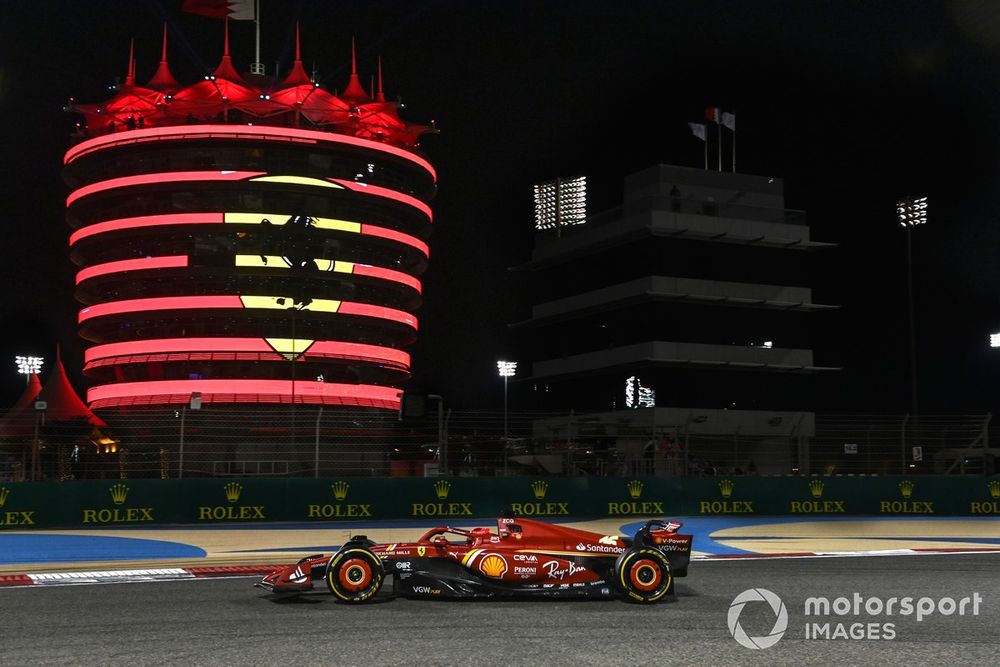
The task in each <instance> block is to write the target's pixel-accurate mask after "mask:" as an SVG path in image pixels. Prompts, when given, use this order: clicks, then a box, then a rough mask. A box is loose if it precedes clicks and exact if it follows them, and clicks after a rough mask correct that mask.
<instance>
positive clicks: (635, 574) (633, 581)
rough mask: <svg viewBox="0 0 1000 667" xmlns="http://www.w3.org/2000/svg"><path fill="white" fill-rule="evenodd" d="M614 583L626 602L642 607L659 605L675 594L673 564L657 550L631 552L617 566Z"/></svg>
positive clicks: (640, 548) (641, 548)
mask: <svg viewBox="0 0 1000 667" xmlns="http://www.w3.org/2000/svg"><path fill="white" fill-rule="evenodd" d="M614 579H615V584H616V586H617V587H618V589H619V590H620V591H621V592H622V594H624V595H625V596H626V599H628V600H630V601H632V602H638V603H640V604H650V603H653V602H657V601H658V600H660V599H661V598H663V596H664V595H666V594H667V593H669V592H670V591H672V590H673V583H674V577H673V574H672V573H671V571H670V561H668V560H667V557H666V556H664V555H663V554H662V553H661V552H660V551H659V550H658V549H653V548H651V547H638V548H632V549H629V550H628V551H626V552H625V553H623V554H622V555H621V556H619V557H618V560H617V561H616V562H615V568H614Z"/></svg>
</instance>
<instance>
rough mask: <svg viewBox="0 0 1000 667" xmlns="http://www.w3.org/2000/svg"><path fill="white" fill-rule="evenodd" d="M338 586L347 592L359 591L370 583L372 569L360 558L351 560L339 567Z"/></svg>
mask: <svg viewBox="0 0 1000 667" xmlns="http://www.w3.org/2000/svg"><path fill="white" fill-rule="evenodd" d="M337 579H338V580H339V581H340V585H341V586H342V587H343V588H344V589H345V590H348V591H352V592H353V591H360V590H361V589H363V588H365V587H366V586H368V585H369V584H371V582H372V567H371V565H370V564H369V563H368V561H366V560H364V559H362V558H351V559H350V560H347V561H345V562H344V563H343V564H342V565H341V566H340V571H339V573H338V575H337Z"/></svg>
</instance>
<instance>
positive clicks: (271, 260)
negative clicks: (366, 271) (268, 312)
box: [235, 255, 354, 273]
mask: <svg viewBox="0 0 1000 667" xmlns="http://www.w3.org/2000/svg"><path fill="white" fill-rule="evenodd" d="M313 262H314V263H315V264H316V268H318V269H319V270H320V271H336V272H337V273H353V272H354V262H341V261H333V260H330V259H318V258H317V259H314V260H313ZM235 263H236V266H249V267H254V268H268V269H287V268H289V265H288V262H287V261H286V260H285V258H284V257H281V256H279V255H236V258H235Z"/></svg>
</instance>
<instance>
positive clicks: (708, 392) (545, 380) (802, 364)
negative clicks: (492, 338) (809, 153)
mask: <svg viewBox="0 0 1000 667" xmlns="http://www.w3.org/2000/svg"><path fill="white" fill-rule="evenodd" d="M536 200H537V196H536ZM831 246H832V244H829V243H822V242H818V241H816V240H814V239H812V238H811V235H810V229H809V226H808V225H807V224H806V218H805V213H804V212H802V211H794V210H788V209H786V208H785V202H784V193H783V183H782V181H781V179H777V178H768V177H762V176H753V175H748V174H737V173H725V172H714V171H707V170H702V169H691V168H686V167H679V166H672V165H656V166H653V167H650V168H648V169H645V170H643V171H640V172H638V173H635V174H632V175H630V176H628V177H627V178H626V179H625V192H624V203H623V205H622V206H621V207H618V208H615V209H612V210H608V211H603V212H600V213H597V214H596V215H591V216H587V217H586V218H583V217H582V216H580V219H579V220H576V221H572V223H571V224H567V223H566V222H565V220H563V222H562V224H560V225H557V226H554V227H553V226H548V227H543V228H539V229H538V230H537V231H536V232H535V244H534V249H533V252H532V256H531V259H530V261H528V262H526V263H524V264H522V265H520V266H518V267H515V269H516V270H519V271H523V272H525V273H527V274H528V275H529V277H530V282H531V285H532V291H533V294H534V306H533V307H532V311H531V316H530V317H529V318H528V319H526V320H524V321H521V322H517V323H515V324H513V325H512V326H513V328H514V329H515V330H517V331H518V332H520V337H521V340H522V341H523V343H524V346H525V348H526V350H527V353H528V354H529V355H530V359H531V371H530V375H527V376H526V377H524V378H522V379H521V383H522V385H529V386H530V389H531V390H532V391H533V393H534V396H535V403H536V404H537V405H539V406H540V407H544V408H546V409H548V410H559V411H569V410H571V409H572V410H574V411H575V415H576V417H575V419H576V420H577V421H579V422H581V423H582V422H586V428H588V429H590V430H591V431H594V432H598V433H605V434H608V435H613V434H615V433H617V434H618V435H619V439H621V438H620V436H621V433H622V432H623V431H624V432H629V433H635V434H637V437H638V444H639V446H640V450H639V452H640V453H641V451H642V450H641V446H642V445H644V444H645V443H647V442H649V441H650V439H656V440H658V439H660V438H661V437H666V438H667V439H669V440H672V441H677V440H680V441H689V440H691V439H692V438H705V439H706V440H707V441H710V442H706V443H705V445H706V446H705V447H704V448H703V450H707V449H709V448H710V447H709V446H711V447H714V448H716V449H714V450H712V451H713V453H711V454H705V453H703V454H702V456H704V458H707V459H715V458H717V459H722V458H723V456H722V455H721V454H719V455H717V454H718V452H725V458H726V459H733V458H735V456H734V455H733V454H732V452H733V451H734V450H737V449H738V450H739V451H740V452H741V453H740V454H739V455H738V456H739V457H740V458H741V459H742V460H743V463H744V464H745V463H746V462H747V461H748V460H750V459H755V460H756V461H757V463H756V464H755V465H757V466H759V467H760V468H761V469H762V470H763V469H764V465H765V463H764V462H765V461H767V462H769V463H770V464H771V465H773V466H774V470H775V471H781V472H787V471H789V470H792V469H794V468H795V463H794V460H795V457H794V456H793V454H794V452H795V450H796V448H801V446H802V443H803V442H804V439H805V438H808V437H810V436H812V435H813V434H814V432H815V414H814V412H813V410H814V409H815V408H814V403H813V400H812V389H813V382H814V381H815V379H816V378H817V377H819V376H822V375H824V374H826V373H829V372H832V371H836V370H839V369H836V368H832V367H827V366H823V365H819V364H817V363H815V361H814V353H813V349H812V348H813V339H814V335H813V332H814V327H817V326H820V323H819V322H818V321H817V318H822V317H823V316H822V315H821V314H822V313H826V312H830V311H834V310H836V308H837V306H834V305H828V304H822V303H816V302H815V301H814V299H813V293H812V289H811V287H810V280H811V277H810V270H809V269H810V264H811V262H812V260H813V258H814V257H815V253H816V252H818V251H822V250H824V249H826V248H829V247H831ZM527 388H528V387H526V389H527ZM563 421H566V420H563ZM546 428H548V429H549V430H550V431H551V430H553V429H558V428H563V427H559V426H558V424H555V423H553V424H547V425H546ZM580 428H583V427H582V426H581V427H580ZM579 432H580V431H575V432H573V433H570V434H569V435H568V436H567V437H569V438H574V437H577V436H578V435H579ZM742 440H749V441H748V442H741V441H742ZM685 451H687V450H686V449H685ZM633 453H635V452H633ZM693 455H699V452H698V451H697V450H696V451H695V452H694V454H693ZM799 458H800V459H801V457H799Z"/></svg>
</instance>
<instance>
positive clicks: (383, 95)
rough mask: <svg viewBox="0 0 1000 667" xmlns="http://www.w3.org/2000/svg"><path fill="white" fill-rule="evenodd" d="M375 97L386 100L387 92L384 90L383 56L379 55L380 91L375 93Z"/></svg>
mask: <svg viewBox="0 0 1000 667" xmlns="http://www.w3.org/2000/svg"><path fill="white" fill-rule="evenodd" d="M375 99H376V100H378V101H379V102H385V92H383V90H382V56H379V57H378V92H377V93H375Z"/></svg>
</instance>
